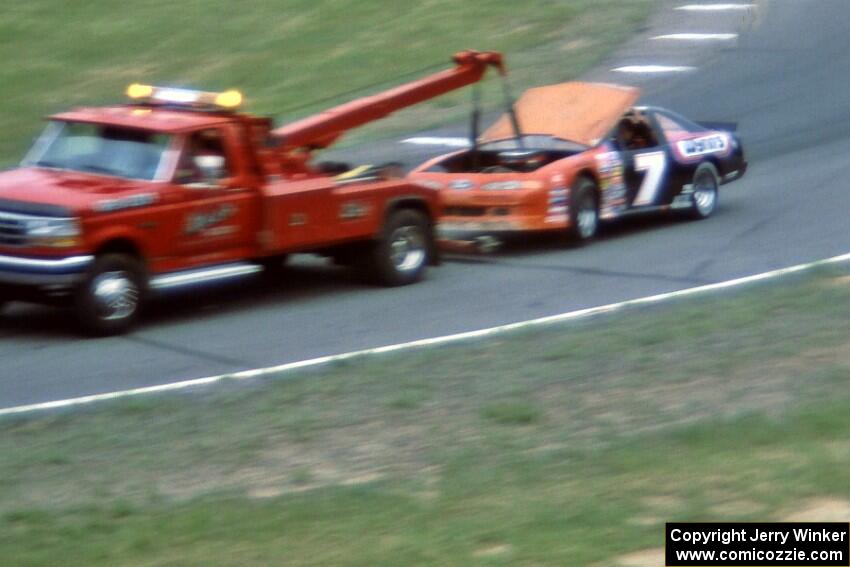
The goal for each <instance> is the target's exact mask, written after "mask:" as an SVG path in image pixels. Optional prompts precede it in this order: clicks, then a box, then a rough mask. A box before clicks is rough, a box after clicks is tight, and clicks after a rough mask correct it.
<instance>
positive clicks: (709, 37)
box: [652, 33, 738, 41]
mask: <svg viewBox="0 0 850 567" xmlns="http://www.w3.org/2000/svg"><path fill="white" fill-rule="evenodd" d="M737 38H738V34H736V33H669V34H666V35H657V36H655V37H653V38H652V39H672V40H679V41H729V40H732V39H737Z"/></svg>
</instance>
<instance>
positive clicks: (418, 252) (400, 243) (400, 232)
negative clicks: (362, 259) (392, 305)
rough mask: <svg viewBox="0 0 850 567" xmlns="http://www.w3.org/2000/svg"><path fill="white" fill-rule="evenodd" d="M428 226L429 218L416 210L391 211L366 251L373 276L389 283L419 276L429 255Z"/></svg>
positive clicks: (408, 282)
mask: <svg viewBox="0 0 850 567" xmlns="http://www.w3.org/2000/svg"><path fill="white" fill-rule="evenodd" d="M431 230H432V229H431V223H430V222H429V221H428V218H427V217H426V216H425V215H424V214H423V213H421V212H420V211H418V210H415V209H401V210H398V211H395V212H393V213H390V215H389V217H388V218H387V222H386V223H385V224H384V228H383V231H382V233H381V237H380V239H379V240H378V241H377V242H376V243H375V244H374V245H373V246H372V249H371V250H370V254H368V255H367V260H368V264H369V265H368V270H369V273H370V275H371V276H372V277H373V279H375V280H377V281H378V282H379V283H381V284H383V285H388V286H399V285H407V284H411V283H414V282H417V281H419V280H421V279H422V278H423V276H424V275H425V271H426V269H427V266H428V263H429V262H430V259H431V242H432V241H433V239H432V237H431Z"/></svg>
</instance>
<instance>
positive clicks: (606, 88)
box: [481, 82, 640, 146]
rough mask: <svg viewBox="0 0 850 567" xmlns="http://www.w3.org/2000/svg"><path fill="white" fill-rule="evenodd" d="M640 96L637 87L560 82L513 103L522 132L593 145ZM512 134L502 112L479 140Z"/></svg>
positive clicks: (506, 118) (539, 89)
mask: <svg viewBox="0 0 850 567" xmlns="http://www.w3.org/2000/svg"><path fill="white" fill-rule="evenodd" d="M639 97H640V89H636V88H634V87H624V86H620V85H611V84H606V83H577V82H573V83H560V84H557V85H550V86H546V87H537V88H534V89H529V90H527V91H525V92H524V93H523V94H522V96H521V97H520V98H519V100H518V101H517V102H516V113H517V118H518V119H519V126H520V130H521V131H522V133H523V134H541V135H548V136H554V137H555V138H560V139H562V140H569V141H571V142H578V143H579V144H583V145H585V146H595V145H597V144H598V143H599V142H600V141H601V138H602V137H603V136H604V135H605V134H607V133H608V132H609V131H610V130H611V129H612V128H613V127H614V126H615V125H616V124H617V122H618V121H619V120H620V118H621V117H622V116H623V114H624V113H625V112H626V111H627V110H628V109H629V108H631V107H632V106H633V105H634V103H635V102H637V99H638V98H639ZM514 136H515V133H514V129H513V127H512V126H511V120H510V117H509V116H508V115H507V114H505V115H502V117H501V118H499V120H498V121H496V123H495V124H493V126H491V127H490V128H489V129H488V130H487V131H486V132H484V135H483V136H481V141H482V142H492V141H495V140H504V139H507V138H513V137H514Z"/></svg>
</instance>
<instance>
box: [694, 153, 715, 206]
mask: <svg viewBox="0 0 850 567" xmlns="http://www.w3.org/2000/svg"><path fill="white" fill-rule="evenodd" d="M718 185H719V184H718V182H717V175H716V173H715V170H714V167H713V166H711V165H710V164H703V165H701V166H700V167H699V168H698V169H697V171H696V174H695V175H694V183H693V197H692V198H693V212H694V215H695V216H696V217H697V218H703V219H704V218H707V217H710V216H711V214H712V213H713V212H714V209H715V208H716V207H717V187H718Z"/></svg>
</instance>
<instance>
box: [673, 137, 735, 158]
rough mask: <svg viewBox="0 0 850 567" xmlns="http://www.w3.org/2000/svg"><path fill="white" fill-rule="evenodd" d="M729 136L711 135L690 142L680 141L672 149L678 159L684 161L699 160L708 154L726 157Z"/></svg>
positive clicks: (728, 149) (728, 147)
mask: <svg viewBox="0 0 850 567" xmlns="http://www.w3.org/2000/svg"><path fill="white" fill-rule="evenodd" d="M731 146H732V145H731V144H730V142H729V136H728V135H727V134H723V133H717V134H711V135H709V136H702V137H699V138H691V139H690V140H680V141H679V142H676V143H675V144H674V145H673V147H674V148H676V153H678V154H679V157H681V158H683V159H685V160H691V159H694V158H699V157H702V156H706V155H709V154H722V155H726V154H728V153H729V151H730V150H731Z"/></svg>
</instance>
